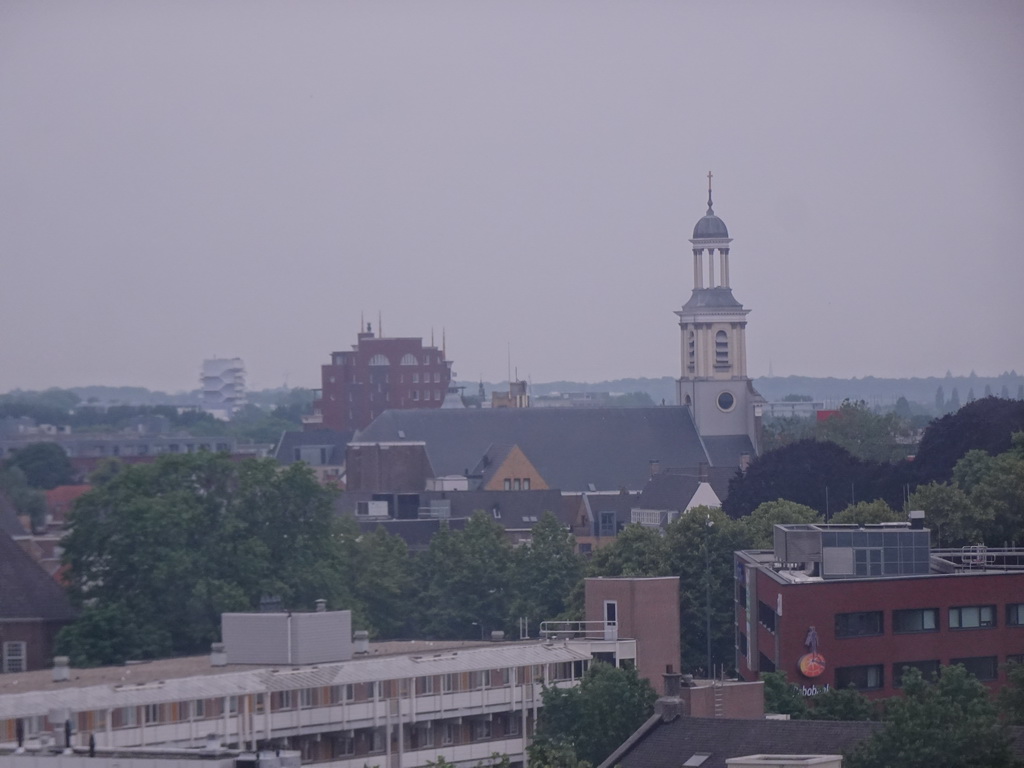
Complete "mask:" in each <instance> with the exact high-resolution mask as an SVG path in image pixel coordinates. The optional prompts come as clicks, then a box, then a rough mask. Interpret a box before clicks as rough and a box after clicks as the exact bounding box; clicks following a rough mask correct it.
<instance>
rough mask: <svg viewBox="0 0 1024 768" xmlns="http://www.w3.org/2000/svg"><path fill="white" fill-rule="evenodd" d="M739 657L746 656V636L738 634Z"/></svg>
mask: <svg viewBox="0 0 1024 768" xmlns="http://www.w3.org/2000/svg"><path fill="white" fill-rule="evenodd" d="M740 655H741V656H746V655H747V636H746V635H745V634H743V633H742V632H740Z"/></svg>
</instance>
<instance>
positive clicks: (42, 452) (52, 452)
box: [6, 443, 75, 489]
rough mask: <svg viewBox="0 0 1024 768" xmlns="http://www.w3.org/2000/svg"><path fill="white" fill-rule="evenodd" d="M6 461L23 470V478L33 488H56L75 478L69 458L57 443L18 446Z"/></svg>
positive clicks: (11, 465)
mask: <svg viewBox="0 0 1024 768" xmlns="http://www.w3.org/2000/svg"><path fill="white" fill-rule="evenodd" d="M6 463H7V466H9V467H17V468H18V469H20V470H21V471H22V472H24V473H25V480H26V481H27V482H28V484H29V485H30V486H32V487H33V488H43V489H50V488H56V487H57V486H58V485H68V484H69V483H71V482H73V481H74V478H75V471H74V469H73V468H72V467H71V460H70V459H68V455H67V454H66V453H65V452H64V449H63V448H61V447H60V446H59V445H57V443H29V444H28V445H26V446H24V447H22V448H19V449H18V450H17V451H16V452H15V453H14V455H13V456H11V458H9V459H8V460H7V462H6Z"/></svg>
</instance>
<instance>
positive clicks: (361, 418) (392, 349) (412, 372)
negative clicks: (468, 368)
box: [304, 324, 452, 431]
mask: <svg viewBox="0 0 1024 768" xmlns="http://www.w3.org/2000/svg"><path fill="white" fill-rule="evenodd" d="M378 330H379V329H378ZM451 365H452V364H451V362H449V361H447V360H445V355H444V350H443V349H438V348H437V347H435V346H433V345H431V346H429V347H426V346H424V345H423V339H416V338H384V337H379V336H376V335H375V334H374V333H373V327H372V326H371V325H370V324H367V326H366V330H365V331H363V332H361V333H360V334H359V335H358V337H357V339H356V344H354V345H353V346H352V350H351V351H348V352H332V353H331V362H330V363H329V364H327V365H324V366H322V367H321V381H322V384H321V389H320V391H319V392H318V393H317V395H316V397H315V399H314V400H313V415H312V416H307V417H306V418H305V420H304V421H305V428H306V429H307V430H308V429H333V430H338V431H345V430H354V429H363V428H364V427H366V426H367V425H369V423H370V422H371V421H373V420H374V419H375V418H376V417H377V416H379V415H380V414H382V413H383V412H384V411H387V410H391V409H412V408H417V409H422V408H440V407H441V405H442V403H444V401H445V396H446V395H447V394H448V389H449V385H450V384H451V379H452V372H451Z"/></svg>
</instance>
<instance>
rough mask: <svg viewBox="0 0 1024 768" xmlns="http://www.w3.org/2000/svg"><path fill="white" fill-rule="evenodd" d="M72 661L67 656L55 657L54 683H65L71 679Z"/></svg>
mask: <svg viewBox="0 0 1024 768" xmlns="http://www.w3.org/2000/svg"><path fill="white" fill-rule="evenodd" d="M70 661H71V660H70V659H69V658H68V657H67V656H54V657H53V682H55V683H63V682H64V681H65V680H70V679H71V666H70Z"/></svg>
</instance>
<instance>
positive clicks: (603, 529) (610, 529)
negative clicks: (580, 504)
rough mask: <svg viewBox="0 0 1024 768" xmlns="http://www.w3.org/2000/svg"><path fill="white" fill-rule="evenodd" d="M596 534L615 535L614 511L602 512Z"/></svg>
mask: <svg viewBox="0 0 1024 768" xmlns="http://www.w3.org/2000/svg"><path fill="white" fill-rule="evenodd" d="M597 535H598V536H614V535H615V513H614V512H602V513H601V517H600V523H599V527H598V531H597Z"/></svg>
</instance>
